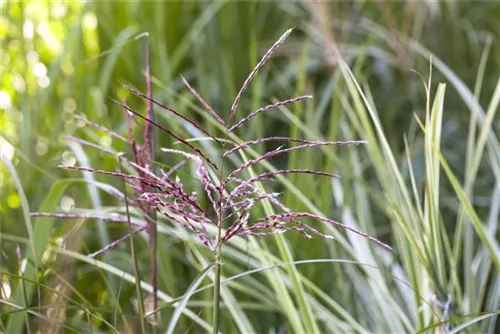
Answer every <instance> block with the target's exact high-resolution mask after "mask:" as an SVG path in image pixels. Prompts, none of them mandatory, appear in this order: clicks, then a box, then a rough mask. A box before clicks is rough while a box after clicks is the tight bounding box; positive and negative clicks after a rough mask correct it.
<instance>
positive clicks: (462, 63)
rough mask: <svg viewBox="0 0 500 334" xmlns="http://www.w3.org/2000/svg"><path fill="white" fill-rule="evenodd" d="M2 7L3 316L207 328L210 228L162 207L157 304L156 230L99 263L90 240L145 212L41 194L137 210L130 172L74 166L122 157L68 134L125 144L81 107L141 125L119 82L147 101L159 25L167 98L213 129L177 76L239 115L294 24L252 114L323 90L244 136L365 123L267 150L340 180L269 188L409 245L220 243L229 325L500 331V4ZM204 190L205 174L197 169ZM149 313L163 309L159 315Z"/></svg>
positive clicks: (168, 122)
mask: <svg viewBox="0 0 500 334" xmlns="http://www.w3.org/2000/svg"><path fill="white" fill-rule="evenodd" d="M0 6H1V19H0V20H1V21H0V37H1V38H2V50H1V52H2V57H1V60H0V61H1V66H2V73H1V76H2V77H1V82H2V87H1V93H0V102H1V109H0V125H1V138H0V145H1V153H2V163H1V168H0V180H1V182H0V192H1V194H2V196H1V198H0V215H1V225H0V245H1V252H0V268H1V269H0V270H1V282H0V283H1V288H0V304H1V305H0V331H1V332H6V333H19V332H23V331H26V330H30V331H31V332H35V331H36V330H40V331H42V332H43V331H44V329H47V328H52V330H54V328H55V329H56V330H60V331H74V332H97V333H99V332H137V331H139V330H140V326H141V324H144V326H145V327H146V328H145V330H144V331H146V332H149V331H152V330H153V329H155V330H158V331H162V332H163V331H166V330H167V329H168V328H169V329H170V330H171V331H182V332H199V331H202V330H205V331H210V330H211V325H210V324H211V314H212V310H211V309H212V296H211V293H210V291H209V288H211V286H212V281H213V280H214V277H213V275H212V274H211V273H208V272H207V270H206V268H209V267H210V266H211V265H212V263H213V255H212V254H211V253H210V252H208V251H206V250H205V249H204V248H203V245H202V244H200V242H199V240H197V239H196V236H194V235H192V234H190V233H187V232H186V231H185V230H182V229H179V228H178V227H177V226H175V225H172V224H170V223H168V222H166V221H160V222H159V224H158V238H159V242H158V252H159V257H158V260H159V263H158V270H159V273H158V277H159V290H160V291H159V298H160V301H161V303H160V306H159V308H158V310H153V309H152V308H151V307H150V305H149V303H148V300H149V296H151V294H152V292H153V287H152V286H151V285H150V284H149V283H147V282H149V281H150V277H149V275H150V272H151V268H150V261H149V250H148V245H147V240H146V239H145V238H144V237H143V236H142V235H137V236H135V237H134V253H133V254H134V256H133V257H134V259H135V260H137V268H136V269H137V270H135V269H134V263H133V261H131V256H130V254H131V248H130V246H129V244H128V243H124V244H122V245H120V246H118V247H117V248H114V249H111V250H109V251H108V252H106V253H105V255H104V256H102V258H100V259H99V260H95V259H91V258H89V257H87V256H85V254H89V253H92V252H94V251H96V250H98V249H100V248H102V247H103V246H104V245H106V244H107V243H108V242H109V240H116V239H118V238H120V237H122V236H123V235H125V234H127V233H128V232H130V231H129V229H128V228H127V227H124V226H118V225H116V224H113V223H103V222H99V221H94V220H86V221H67V220H60V219H56V218H30V217H29V216H28V215H27V212H29V211H30V210H31V211H46V212H57V211H61V210H62V211H64V210H72V206H73V205H74V206H75V207H76V208H93V209H92V210H93V212H96V213H99V214H102V215H108V214H111V213H113V212H119V213H124V212H125V211H126V208H125V206H124V205H123V203H119V202H118V201H117V200H116V198H115V197H114V196H113V195H111V193H116V192H118V193H122V192H123V186H122V184H121V181H120V180H116V179H113V178H111V177H108V176H105V175H102V176H101V175H99V176H96V175H93V176H92V178H91V176H89V175H83V177H82V178H78V179H70V178H69V177H74V176H75V174H69V172H66V171H63V170H60V169H58V168H57V165H59V164H61V163H69V164H71V163H74V164H76V165H79V166H84V165H88V166H91V167H94V168H99V169H103V170H110V171H114V170H119V168H120V166H119V165H118V164H117V162H116V159H113V158H112V157H108V156H106V155H105V154H103V153H100V152H99V151H96V150H92V149H91V148H86V147H85V148H84V147H82V146H81V145H79V144H74V143H73V144H71V145H69V144H68V142H67V141H66V140H65V139H64V135H74V134H75V135H76V134H77V135H78V136H79V137H82V138H84V139H88V140H89V141H92V142H98V143H100V144H101V145H102V146H105V147H108V148H110V149H111V148H112V149H113V150H115V151H117V152H118V151H125V150H127V147H126V145H124V144H123V143H120V142H118V141H117V140H115V139H114V138H112V137H110V136H109V135H108V134H106V133H103V132H100V131H97V130H95V129H92V128H90V127H88V126H83V123H82V122H80V121H77V120H75V118H74V115H75V114H81V115H85V117H86V118H87V119H89V120H92V121H93V122H95V123H98V124H102V125H103V126H105V127H107V128H109V129H112V130H114V131H116V132H118V133H120V134H125V133H126V124H125V123H124V122H123V117H122V113H121V110H120V109H119V108H118V107H117V106H116V105H114V104H113V103H112V102H111V101H110V98H115V99H117V100H122V99H123V98H127V101H128V103H129V104H130V106H131V107H133V108H134V109H135V110H138V111H141V112H144V111H145V110H144V104H143V103H142V101H141V100H140V99H137V98H134V97H133V96H131V94H130V93H129V92H128V91H126V90H125V89H123V88H122V86H121V85H120V83H119V82H126V83H127V84H128V85H130V86H133V87H138V88H139V89H140V90H142V91H146V87H145V65H144V64H145V57H146V54H145V46H146V43H147V41H148V40H149V42H150V45H151V58H152V64H151V65H152V73H153V76H154V77H153V84H154V87H153V95H154V98H155V99H156V100H158V101H160V102H165V103H166V104H168V105H170V106H172V107H173V108H175V109H176V110H179V111H181V112H182V113H183V114H184V115H189V116H190V118H195V119H196V120H197V121H198V123H200V124H203V127H204V128H205V129H207V130H209V131H212V130H213V129H217V128H218V127H220V125H219V124H218V123H217V122H215V121H213V119H212V118H211V117H210V116H209V115H207V113H206V112H205V111H204V110H203V109H202V108H201V106H200V105H199V103H198V102H197V101H196V100H194V98H193V96H192V94H191V93H190V92H189V91H188V90H187V89H186V88H185V87H184V86H183V85H182V81H181V79H180V76H179V75H180V74H182V75H184V76H185V77H186V78H187V79H188V81H189V82H190V83H191V84H192V85H193V87H195V88H196V90H197V91H198V92H199V93H200V94H201V95H202V96H203V97H204V98H205V99H206V100H207V101H209V102H210V104H211V105H212V106H213V107H214V108H215V109H217V110H218V111H219V112H220V113H221V114H222V115H224V116H227V114H228V112H229V109H230V107H231V102H232V100H233V99H234V97H235V95H236V94H237V91H238V89H239V87H240V86H241V84H242V82H243V80H244V79H245V77H246V75H247V74H248V72H249V71H250V70H251V69H252V67H253V65H254V64H255V63H256V61H257V60H258V59H259V58H260V57H261V56H262V54H263V52H265V50H266V49H267V48H268V47H269V46H270V45H271V44H272V42H273V41H275V40H276V38H277V37H278V36H280V35H281V33H282V32H283V31H285V30H286V29H287V28H289V27H291V26H295V27H296V28H295V31H294V33H293V34H292V36H291V37H290V39H289V41H288V43H287V44H285V45H284V46H283V47H282V48H281V49H280V51H279V52H278V53H277V55H276V56H275V58H273V59H272V60H271V61H270V62H269V63H268V64H267V65H266V66H265V67H264V68H262V70H261V72H260V75H259V76H258V77H256V79H255V81H254V82H253V83H252V85H251V86H250V87H249V90H248V91H247V93H246V95H244V96H243V99H242V101H241V103H240V109H239V110H240V111H239V115H238V116H239V117H242V116H244V115H247V114H249V113H250V112H252V111H254V110H256V108H258V107H259V106H261V105H265V104H269V103H273V102H275V101H278V100H283V99H285V98H289V97H290V96H297V95H301V94H312V95H314V100H312V102H308V103H307V104H300V105H297V106H296V107H293V108H291V109H288V108H287V107H286V106H284V107H281V108H280V109H279V111H275V112H272V113H267V114H266V115H260V116H257V117H256V118H255V119H252V121H250V122H249V126H248V127H247V128H242V129H241V130H239V131H238V132H237V135H235V134H231V135H230V136H229V139H230V140H232V141H234V142H237V143H242V142H244V141H245V140H248V139H250V138H255V137H256V136H260V135H268V136H269V135H286V136H294V137H300V138H304V139H308V140H326V141H335V140H345V139H364V140H367V141H368V144H367V145H365V146H363V147H356V148H349V149H348V150H342V149H335V148H334V149H332V148H321V149H320V150H318V151H314V152H312V151H311V152H309V151H307V152H306V151H304V152H300V153H298V152H296V153H297V154H292V155H290V156H288V157H287V158H279V159H278V158H277V159H274V160H271V161H270V162H265V163H264V164H262V166H261V167H260V168H261V170H257V171H256V173H262V172H266V171H273V170H279V169H283V168H289V169H290V168H298V167H299V166H300V168H307V169H316V170H324V171H327V172H332V173H336V174H339V175H341V176H342V178H341V179H340V180H335V181H333V182H331V180H325V179H317V178H310V177H309V176H300V177H295V178H293V179H291V180H290V179H286V178H282V177H277V179H278V182H275V183H274V184H272V185H271V186H272V187H273V188H276V191H280V192H281V191H283V192H284V195H283V196H284V197H283V198H284V199H285V204H287V205H288V206H290V207H292V208H294V209H296V210H297V211H299V210H302V209H304V210H307V211H310V212H313V213H315V214H318V215H322V216H326V217H332V218H334V219H336V220H338V221H340V222H342V223H344V224H346V225H348V226H350V227H352V228H356V229H359V230H361V231H363V232H366V233H368V234H370V235H373V236H377V237H378V238H380V239H382V240H383V241H384V242H387V243H388V244H390V245H391V246H392V247H393V249H394V250H393V251H392V252H389V251H387V250H385V249H381V248H380V247H376V246H374V245H372V244H371V243H370V242H368V241H367V240H364V239H362V238H360V237H359V236H357V235H352V234H348V233H345V232H344V231H342V230H339V229H334V228H332V227H329V226H326V225H322V226H321V231H322V232H325V233H329V234H332V235H334V236H335V238H336V239H335V240H323V239H319V238H315V239H312V240H306V239H304V238H302V237H301V236H300V235H299V236H295V235H286V237H285V236H280V237H278V238H274V237H273V238H258V239H256V238H250V239H243V238H235V239H233V240H231V241H230V242H229V243H228V244H227V247H225V249H223V251H222V262H223V268H224V270H223V274H224V277H222V278H221V282H222V287H221V309H222V315H221V327H220V329H221V331H222V332H229V333H231V332H237V331H240V332H259V333H260V332H278V331H280V332H281V331H285V332H297V333H300V332H309V331H311V330H319V331H321V332H332V333H339V332H356V333H364V332H433V331H439V330H441V331H446V330H448V329H449V330H450V331H454V332H457V331H462V332H470V333H476V332H484V333H493V332H498V331H499V329H500V327H499V326H500V324H498V321H497V318H498V310H499V309H500V285H499V283H498V282H500V277H499V273H500V259H499V254H500V247H499V243H498V238H499V226H498V225H499V218H498V217H499V211H500V191H499V189H500V187H499V185H500V146H499V145H500V144H499V141H498V135H499V133H500V132H499V131H500V128H499V122H498V113H497V111H498V109H499V103H500V81H499V77H498V73H499V72H500V71H499V69H500V44H499V42H498V41H499V38H500V35H499V32H500V22H499V20H497V19H496V18H497V17H500V4H498V3H497V2H495V1H490V2H486V1H485V2H481V5H476V4H474V3H473V2H462V1H460V2H432V3H431V2H415V1H410V2H384V1H380V2H356V3H354V4H351V3H349V2H331V3H329V2H303V3H301V2H224V1H217V2H202V1H199V2H190V1H166V2H146V3H141V2H127V3H125V2H97V1H96V2H85V3H84V2H62V1H61V2H21V1H18V2H13V1H9V2H2V3H1V4H0ZM337 52H340V53H341V54H342V55H343V57H342V59H340V58H339V57H337V56H336V54H337ZM429 64H431V70H430V71H429V69H428V68H429ZM412 71H414V72H417V73H422V74H421V76H420V75H418V74H416V73H414V72H412ZM421 77H423V78H424V79H423V80H422V79H421ZM422 81H424V83H423V82H422ZM155 112H156V119H157V121H158V122H159V123H161V124H162V125H165V126H168V128H169V129H170V130H172V131H173V132H175V133H176V134H179V135H182V137H183V138H194V137H200V133H199V131H197V130H196V129H193V127H191V126H189V125H188V124H187V123H185V122H179V121H178V119H176V118H173V117H171V115H168V114H166V113H163V112H162V111H161V109H159V108H158V109H155ZM219 129H220V128H219ZM155 140H156V147H157V151H158V154H157V157H158V164H159V165H165V166H170V165H172V164H173V160H172V159H170V158H169V157H168V156H165V155H164V154H161V153H160V148H161V147H172V146H173V147H175V145H176V144H175V143H173V142H172V139H171V138H168V137H167V136H160V135H159V133H157V136H156V138H155ZM203 143H204V142H203V141H202V142H200V144H201V145H204V144H203ZM205 148H206V149H207V150H208V149H209V148H210V147H209V145H206V146H205ZM270 148H272V147H270V146H266V145H264V144H261V145H260V146H256V147H255V148H254V149H253V150H248V151H246V154H247V155H248V158H249V159H250V158H254V157H257V156H259V155H260V154H262V152H264V151H267V150H269V149H270ZM318 152H321V153H318ZM187 176H189V175H187ZM18 180H19V182H18ZM186 187H190V189H189V190H192V191H198V192H202V191H203V189H201V188H200V185H199V184H198V183H196V182H195V181H193V182H192V184H189V185H186ZM266 187H267V185H266ZM23 192H24V194H25V196H24V195H23ZM24 197H25V198H26V200H24ZM262 210H265V208H264V209H262ZM16 249H19V252H17V251H16ZM136 271H137V273H136ZM138 273H140V275H139V274H138ZM136 288H139V289H142V295H143V298H138V296H137V295H138V294H137V292H136ZM138 299H139V300H138ZM140 304H143V305H144V309H142V310H140V309H141V308H142V307H139V305H140ZM151 313H158V315H159V318H160V320H161V321H160V324H159V325H158V327H154V324H155V323H154V322H153V321H151V318H150V314H151ZM141 316H142V317H143V319H140V317H141ZM174 326H175V328H174Z"/></svg>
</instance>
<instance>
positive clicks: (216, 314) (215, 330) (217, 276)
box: [212, 243, 221, 334]
mask: <svg viewBox="0 0 500 334" xmlns="http://www.w3.org/2000/svg"><path fill="white" fill-rule="evenodd" d="M220 246H221V245H220V243H219V245H218V246H217V252H216V253H215V282H214V297H213V315H212V317H213V318H212V327H213V331H212V333H214V334H217V333H219V313H220V309H219V305H220V271H221V270H220V267H221V266H220V248H221V247H220Z"/></svg>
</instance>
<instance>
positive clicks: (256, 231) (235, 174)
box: [35, 30, 390, 254]
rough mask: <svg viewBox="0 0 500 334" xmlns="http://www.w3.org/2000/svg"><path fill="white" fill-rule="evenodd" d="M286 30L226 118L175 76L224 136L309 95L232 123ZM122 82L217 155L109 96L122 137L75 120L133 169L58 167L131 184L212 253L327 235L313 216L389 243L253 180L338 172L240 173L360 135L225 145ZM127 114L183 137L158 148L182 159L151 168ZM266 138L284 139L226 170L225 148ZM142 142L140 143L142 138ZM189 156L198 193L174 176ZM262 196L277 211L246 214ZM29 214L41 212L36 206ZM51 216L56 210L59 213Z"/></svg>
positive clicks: (146, 203) (147, 207)
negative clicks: (257, 240)
mask: <svg viewBox="0 0 500 334" xmlns="http://www.w3.org/2000/svg"><path fill="white" fill-rule="evenodd" d="M290 32H291V30H288V31H286V32H285V33H284V34H283V36H281V38H280V39H279V40H278V41H277V42H276V43H275V44H274V45H273V46H272V47H271V48H270V49H269V50H268V51H267V52H266V53H265V55H264V57H263V58H262V59H261V60H260V62H259V63H258V64H257V66H256V67H255V68H254V69H253V70H252V72H251V73H250V74H249V76H248V77H247V79H246V80H245V82H244V84H243V86H242V87H241V89H240V90H239V92H238V94H237V95H236V97H235V99H234V102H233V104H232V106H231V109H230V110H229V115H228V119H227V120H224V119H223V118H222V117H221V116H220V114H219V113H218V112H217V111H216V110H215V109H214V108H212V107H211V106H210V105H209V104H208V103H207V101H206V100H204V99H203V97H201V95H200V94H199V93H198V92H197V91H196V90H195V89H194V88H193V87H192V86H191V85H190V84H189V83H188V81H187V80H186V79H185V78H184V77H182V81H183V83H184V85H185V86H186V87H187V89H188V90H189V91H190V92H191V93H192V94H193V95H194V96H195V97H196V99H197V100H198V101H199V102H200V103H201V105H202V106H203V107H204V108H205V109H206V110H207V112H208V113H209V114H210V115H211V116H212V117H213V118H214V120H215V121H216V122H218V123H220V124H221V125H222V126H223V127H224V129H225V135H226V138H227V135H228V134H229V133H230V132H232V131H235V130H237V129H239V128H241V127H243V126H245V125H246V124H247V123H248V122H249V121H250V120H251V119H253V118H254V117H255V116H257V115H258V114H261V113H264V112H267V111H270V110H272V109H276V108H279V107H280V106H283V105H287V104H292V103H296V102H300V101H304V100H306V99H310V98H312V96H310V95H304V96H299V97H296V98H292V99H288V100H285V101H280V102H276V103H273V104H270V105H268V106H265V107H263V108H260V109H258V110H256V111H254V112H252V113H250V114H248V115H247V116H246V117H243V118H241V119H240V120H239V121H237V122H236V121H234V119H235V117H236V113H237V108H238V105H239V102H240V100H241V97H242V95H243V93H244V92H245V90H246V89H247V87H248V86H249V84H250V82H251V81H252V79H253V78H254V77H255V75H256V74H257V72H258V70H259V69H260V68H261V67H262V66H263V65H264V64H265V62H266V61H267V60H268V59H269V58H270V57H271V56H272V55H273V54H274V53H275V51H276V50H277V49H278V47H279V46H280V45H281V44H282V43H283V42H284V41H285V39H286V38H287V37H288V35H289V34H290ZM125 88H126V89H127V90H128V91H130V92H131V93H132V94H134V95H135V96H137V97H139V98H141V99H143V100H145V101H146V102H147V103H149V104H154V105H156V106H158V107H159V108H161V109H162V110H163V111H166V112H170V113H171V114H172V115H174V116H175V117H178V118H179V119H181V120H182V121H184V122H186V123H188V124H190V125H192V126H194V127H195V128H196V129H198V130H200V131H201V132H202V133H203V134H205V135H207V136H208V137H210V138H211V139H213V141H214V144H215V145H219V146H220V150H219V152H220V153H221V154H220V157H218V158H220V159H219V160H214V159H213V157H211V156H210V154H209V153H208V152H205V151H203V150H202V149H201V148H199V147H197V146H196V144H195V143H192V142H190V141H188V140H186V139H184V138H182V137H181V136H180V135H178V134H175V133H174V132H173V131H172V130H169V129H167V128H166V127H164V126H162V125H160V124H159V123H158V122H156V121H155V120H153V118H152V117H151V113H148V115H147V116H143V115H142V114H141V113H139V112H136V111H134V110H133V109H131V108H130V107H129V106H127V104H126V103H125V102H118V101H115V102H116V103H117V104H118V105H119V106H121V108H122V109H123V112H124V117H125V121H126V123H127V127H128V129H129V135H128V136H129V138H125V137H122V136H121V135H119V134H117V133H114V132H112V131H110V130H108V129H106V128H103V127H101V126H99V125H96V124H94V123H92V122H90V121H88V120H86V119H85V118H80V119H81V120H82V121H84V122H86V123H87V124H89V125H90V126H93V127H95V128H96V129H98V130H101V131H105V132H106V133H108V134H109V135H112V136H113V137H115V138H118V139H120V140H122V141H124V142H127V143H129V145H130V147H131V153H132V157H133V159H130V160H129V159H127V158H126V157H125V155H121V156H120V159H121V161H123V162H124V163H126V164H127V166H128V167H129V169H131V170H132V171H134V172H133V173H132V174H125V173H123V172H120V171H103V170H98V169H92V168H83V167H70V166H63V168H65V169H68V170H76V171H86V172H94V173H101V174H106V175H111V176H116V177H119V178H122V179H124V180H125V181H126V182H127V184H128V185H129V186H130V187H131V188H132V189H133V191H134V194H135V196H134V198H133V199H132V201H131V203H132V204H133V205H134V206H135V207H136V208H138V209H139V210H140V211H142V212H152V211H154V212H155V213H156V214H158V215H159V216H163V217H164V218H165V219H166V220H168V221H170V222H172V223H174V224H178V225H180V226H182V227H183V228H186V229H187V230H189V231H191V232H193V233H194V234H195V235H196V236H197V237H198V238H199V239H200V241H201V243H202V244H204V245H205V246H206V247H208V248H209V249H210V250H211V251H213V252H216V250H217V248H218V247H220V245H221V244H223V243H226V242H228V241H230V240H231V239H232V238H234V237H237V236H254V237H260V236H269V235H273V234H276V233H283V232H287V231H295V232H298V233H300V234H302V235H303V236H304V237H306V238H312V237H313V236H318V237H321V238H333V237H332V236H330V235H327V234H324V233H322V232H321V231H320V228H316V227H313V226H311V224H310V223H308V222H310V221H317V222H321V223H324V224H327V225H333V226H336V227H340V228H343V229H345V230H347V231H349V232H353V233H356V234H358V235H360V236H362V237H364V238H367V239H369V240H371V241H373V242H375V243H376V244H378V245H380V246H382V247H385V248H390V247H389V246H388V245H386V244H384V243H382V242H381V241H379V240H377V239H375V238H373V237H371V236H369V235H367V234H365V233H363V232H361V231H358V230H356V229H353V228H352V227H349V226H346V225H343V224H341V223H339V222H337V221H335V220H332V219H329V218H326V217H322V216H319V215H315V214H312V213H307V212H294V211H293V210H291V209H290V208H288V207H286V206H285V205H284V204H283V203H282V202H281V201H280V200H279V193H274V192H270V193H268V192H266V191H265V190H264V189H263V188H262V187H261V186H259V185H258V183H259V182H262V181H269V180H272V179H274V178H275V177H277V176H286V175H287V174H310V175H317V176H322V177H332V178H338V177H339V176H338V175H336V174H333V173H329V172H323V171H316V170H308V169H284V170H274V171H268V172H265V173H261V174H258V175H256V176H255V175H254V176H250V177H247V176H246V175H247V174H249V173H247V172H249V170H250V168H251V167H252V166H254V165H257V164H259V163H261V162H263V161H265V160H268V159H271V158H273V157H275V156H277V155H281V154H286V153H289V152H292V151H296V150H301V149H306V148H317V147H321V146H330V145H359V144H364V143H365V142H364V141H334V142H328V141H313V140H306V139H296V138H289V137H265V138H257V139H253V140H249V141H246V142H244V143H241V144H239V145H237V144H234V143H233V144H234V147H231V148H228V149H226V148H225V145H226V144H227V142H230V141H228V140H224V141H221V140H219V139H218V137H216V136H215V135H214V134H212V133H210V132H208V131H207V130H206V129H203V128H202V127H201V126H200V125H198V124H197V123H196V122H194V121H192V120H190V119H189V118H188V117H186V116H185V115H183V114H181V113H180V112H178V111H176V110H174V109H173V108H171V107H169V106H167V105H165V104H164V103H161V102H159V101H156V100H155V99H153V98H152V97H151V96H149V95H150V94H144V93H141V92H139V91H138V90H136V89H134V88H130V87H128V86H125ZM130 116H135V117H137V118H139V119H142V120H143V121H144V122H145V125H146V126H148V127H156V128H157V129H159V130H161V131H163V132H164V133H166V134H168V135H169V136H171V137H172V138H174V139H175V140H177V141H178V142H179V143H180V144H182V145H183V146H184V147H185V149H186V151H185V150H182V149H172V148H162V149H161V151H162V152H163V153H165V154H168V155H170V156H172V157H174V156H179V157H180V158H181V161H180V162H178V163H177V164H176V165H174V166H173V167H172V168H171V169H170V170H168V171H164V170H161V169H160V173H158V174H157V173H155V172H154V171H153V170H152V169H151V168H150V167H151V164H152V163H153V161H152V160H151V156H150V151H149V150H145V149H143V147H141V146H140V145H139V144H138V143H137V142H136V140H135V139H134V136H133V131H132V125H131V120H130ZM135 117H134V119H135ZM68 139H69V140H73V141H77V142H79V143H81V144H83V145H86V146H89V147H93V148H97V149H100V150H101V151H103V152H105V153H107V154H115V153H114V152H113V151H112V150H109V149H105V148H102V147H100V146H99V145H96V144H92V143H90V142H87V141H84V140H82V139H78V138H75V137H68ZM266 142H281V143H282V144H283V146H280V147H278V148H275V149H272V150H270V151H268V152H265V153H264V154H262V155H260V156H258V157H256V158H253V159H248V160H246V161H243V162H242V163H241V164H240V165H237V166H235V167H234V168H233V169H230V167H229V165H230V164H232V163H233V162H230V161H229V160H228V159H227V157H228V156H229V155H232V154H236V153H238V152H241V151H243V150H245V149H247V148H249V147H251V146H253V145H256V144H261V143H266ZM143 145H146V143H143ZM147 145H151V141H149V142H147ZM214 161H221V162H220V163H219V165H217V164H216V163H215V162H214ZM190 163H194V166H195V170H196V179H197V180H198V182H200V184H201V188H202V189H203V194H196V193H187V192H186V190H185V189H184V186H183V183H182V180H181V179H179V178H178V176H177V173H176V172H177V171H178V170H180V169H182V168H184V167H185V166H187V165H189V164H190ZM264 201H269V202H270V203H271V204H272V205H273V207H274V209H275V212H277V213H274V214H272V215H268V216H264V217H260V218H257V219H255V218H254V217H253V216H254V215H253V213H252V209H253V208H255V207H256V206H258V205H260V204H261V203H262V202H264ZM35 215H40V214H39V213H37V214H35ZM51 215H52V216H56V217H59V215H60V214H51ZM77 216H79V215H78V214H74V215H71V214H62V215H60V217H65V218H75V217H77ZM79 217H83V216H79ZM85 217H86V218H92V216H91V215H88V214H87V215H85ZM108 220H111V219H108ZM210 225H213V226H216V227H217V229H218V230H219V232H220V233H216V234H214V233H213V232H210V231H213V229H209V228H208V226H210ZM139 231H142V228H138V229H136V230H135V231H134V232H133V233H138V232H139ZM130 235H132V234H130ZM130 235H129V236H130ZM122 239H123V238H122ZM122 239H120V240H117V241H116V242H115V243H116V244H118V243H119V242H120V241H122ZM115 243H113V245H112V246H115V245H116V244H115ZM110 246H111V245H110ZM94 254H96V253H94Z"/></svg>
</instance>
